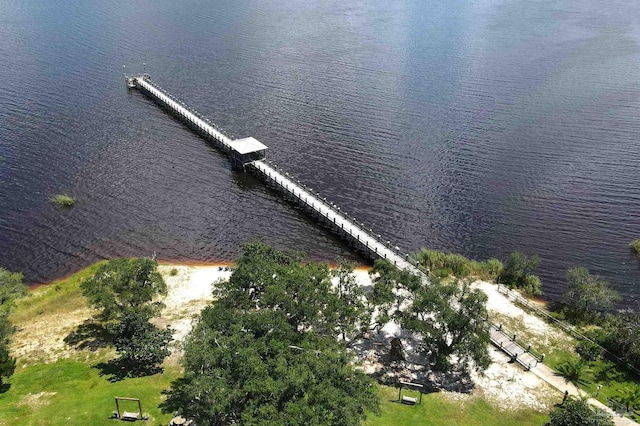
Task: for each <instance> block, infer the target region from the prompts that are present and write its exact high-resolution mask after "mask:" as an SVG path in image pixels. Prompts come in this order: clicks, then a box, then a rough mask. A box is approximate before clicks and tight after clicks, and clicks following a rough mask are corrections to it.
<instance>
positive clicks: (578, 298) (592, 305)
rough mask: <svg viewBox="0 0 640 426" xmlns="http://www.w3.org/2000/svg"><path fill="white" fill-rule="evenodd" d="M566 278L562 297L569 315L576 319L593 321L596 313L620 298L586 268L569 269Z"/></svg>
mask: <svg viewBox="0 0 640 426" xmlns="http://www.w3.org/2000/svg"><path fill="white" fill-rule="evenodd" d="M566 280H567V291H566V292H565V293H564V294H563V296H562V298H563V301H564V302H565V303H566V305H567V307H568V308H569V313H570V316H571V317H572V318H573V319H574V320H576V321H593V320H594V319H595V318H596V316H597V315H598V314H600V313H601V312H603V311H605V310H607V309H610V308H611V307H612V306H613V305H614V303H615V302H617V301H618V300H620V295H619V294H618V292H617V291H615V290H613V289H611V288H610V287H609V286H608V285H607V283H606V282H604V281H602V280H600V279H598V277H594V276H593V275H591V274H590V273H589V270H588V269H587V268H571V269H569V270H568V271H567V275H566Z"/></svg>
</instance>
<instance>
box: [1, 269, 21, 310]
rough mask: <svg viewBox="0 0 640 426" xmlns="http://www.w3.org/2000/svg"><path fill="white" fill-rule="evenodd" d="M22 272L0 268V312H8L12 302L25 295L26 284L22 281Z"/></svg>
mask: <svg viewBox="0 0 640 426" xmlns="http://www.w3.org/2000/svg"><path fill="white" fill-rule="evenodd" d="M22 278H23V276H22V274H20V273H18V272H11V271H7V270H6V269H4V268H0V314H2V312H8V311H9V309H10V308H11V307H13V302H14V301H15V300H16V299H18V298H20V297H23V296H26V295H27V286H26V285H24V284H23V283H22Z"/></svg>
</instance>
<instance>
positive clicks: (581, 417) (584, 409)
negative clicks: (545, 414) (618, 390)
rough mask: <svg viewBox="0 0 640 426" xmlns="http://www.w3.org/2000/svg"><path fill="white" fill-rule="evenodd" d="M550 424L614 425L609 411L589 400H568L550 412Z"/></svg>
mask: <svg viewBox="0 0 640 426" xmlns="http://www.w3.org/2000/svg"><path fill="white" fill-rule="evenodd" d="M550 417H551V421H550V422H549V423H547V424H548V425H549V426H613V418H612V417H611V415H610V414H609V413H606V412H604V411H602V410H600V409H597V408H595V407H592V406H591V405H590V404H589V403H588V402H587V401H582V400H578V401H574V400H568V401H566V402H565V403H564V404H563V405H561V406H559V407H556V408H554V409H553V410H551V413H550Z"/></svg>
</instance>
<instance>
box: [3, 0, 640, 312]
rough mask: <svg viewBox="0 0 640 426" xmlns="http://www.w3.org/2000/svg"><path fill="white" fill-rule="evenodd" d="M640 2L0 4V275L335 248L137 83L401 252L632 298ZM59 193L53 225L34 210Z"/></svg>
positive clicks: (344, 252)
mask: <svg viewBox="0 0 640 426" xmlns="http://www.w3.org/2000/svg"><path fill="white" fill-rule="evenodd" d="M639 17H640V3H639V2H631V1H628V0H627V1H619V0H613V1H608V2H602V1H601V0H574V1H571V0H544V1H542V0H534V1H532V0H527V1H523V0H474V1H470V0H449V1H443V0H406V1H398V2H389V1H382V0H367V1H364V0H352V1H335V0H322V1H320V0H305V1H297V0H291V1H276V0H261V1H249V0H233V1H231V0H219V1H198V0H186V1H181V2H176V1H168V0H155V1H147V0H141V1H118V0H115V1H108V2H98V1H89V2H86V1H79V0H60V1H56V2H46V1H39V0H4V1H3V2H2V3H0V265H2V266H4V267H5V268H8V269H11V270H15V271H21V272H23V273H24V274H25V278H26V280H27V281H28V282H30V283H36V282H45V281H49V280H51V279H54V278H56V277H60V276H63V275H66V274H69V273H71V272H73V271H75V270H77V269H78V268H80V267H83V266H86V265H88V264H90V263H92V262H94V261H96V260H98V259H104V258H111V257H114V256H129V255H153V254H155V255H156V256H157V257H158V258H159V259H165V260H179V261H186V260H189V261H206V262H212V261H225V260H232V259H234V258H236V257H237V256H238V254H239V253H240V251H241V245H242V244H243V243H244V242H247V241H251V240H255V239H260V240H262V241H265V242H267V243H269V244H272V245H274V246H275V247H277V248H279V249H283V250H291V249H298V250H303V251H306V252H307V253H308V254H309V255H310V256H311V257H312V258H313V259H317V260H334V259H336V258H337V257H338V256H345V257H348V258H350V259H353V260H359V261H362V259H359V258H358V257H356V256H355V255H354V254H352V253H351V251H350V250H349V248H348V247H347V246H346V245H345V244H343V243H342V242H340V241H339V240H338V239H337V238H336V237H334V236H333V235H331V234H329V233H328V232H327V231H326V230H325V229H323V228H321V227H319V226H317V225H316V224H315V223H314V222H313V221H311V220H310V219H308V218H307V217H306V216H305V215H304V214H302V213H301V212H299V211H297V210H296V209H294V208H292V206H291V205H289V204H287V203H286V202H284V201H283V200H282V199H281V198H280V197H279V196H278V195H277V194H276V193H274V192H272V191H271V190H269V189H267V188H266V187H265V186H264V185H263V184H262V183H261V182H259V181H257V180H255V179H254V178H252V177H250V176H247V175H243V174H240V173H236V172H234V171H232V170H231V168H230V164H229V162H228V161H227V159H226V158H225V157H224V156H223V155H221V154H219V153H218V152H217V151H215V149H213V148H212V147H211V146H209V145H208V144H207V143H206V142H205V141H204V140H202V139H200V138H198V137H197V136H195V135H194V134H193V133H192V132H190V131H189V130H188V129H186V128H185V127H184V126H183V125H182V124H180V123H179V122H178V121H176V120H175V119H173V118H171V117H170V116H169V115H167V114H166V113H165V112H163V110H162V109H160V108H158V107H157V106H156V105H155V104H153V103H152V102H151V101H149V100H148V99H147V98H145V97H144V96H142V95H140V94H139V93H137V92H135V91H134V92H128V91H127V90H126V88H125V84H124V80H123V78H122V65H123V64H126V65H127V66H128V70H129V71H130V72H135V71H142V63H146V70H147V72H149V73H150V74H151V75H152V78H153V79H154V80H155V81H156V82H158V83H159V84H161V85H162V86H163V87H164V88H165V89H167V90H168V91H170V92H171V93H172V94H174V95H176V96H177V97H179V98H180V99H182V100H183V101H185V102H186V103H187V104H188V105H190V106H192V107H193V108H195V109H196V110H197V111H199V112H200V113H202V114H203V115H204V116H206V117H208V118H210V119H212V120H213V121H215V122H216V123H217V124H218V125H220V126H221V127H222V128H223V129H225V130H226V131H227V132H228V133H230V134H232V135H237V136H238V137H244V136H254V137H256V138H258V139H259V140H261V141H262V142H263V143H265V144H266V145H268V146H269V152H268V156H269V158H271V159H272V160H274V161H275V162H276V163H277V164H279V165H280V166H282V167H284V168H285V169H286V170H288V171H289V172H290V173H292V174H293V175H295V176H296V177H298V178H299V179H300V180H301V181H303V182H304V183H306V184H307V185H309V186H311V187H312V188H314V189H316V190H318V191H319V192H320V193H321V194H323V195H324V196H326V197H327V198H328V199H330V200H332V201H334V202H336V203H337V204H338V205H340V206H341V207H342V209H343V210H345V211H347V212H349V213H351V214H353V215H355V216H356V217H357V218H358V219H359V220H361V221H363V222H365V223H366V224H368V225H370V226H371V227H373V228H374V229H375V230H377V231H378V232H380V233H381V234H383V235H384V236H386V238H387V239H389V240H391V241H392V242H394V243H395V244H397V245H399V246H400V247H402V248H403V249H405V250H410V251H415V250H417V249H419V248H420V247H423V246H428V247H431V248H435V249H440V250H447V251H455V252H461V253H463V254H465V255H467V256H471V257H474V258H479V259H483V258H487V257H490V256H496V257H501V258H506V257H507V256H508V254H509V253H510V252H511V251H513V250H516V249H520V250H522V251H524V252H525V253H527V254H538V255H539V256H540V259H541V265H540V269H539V271H538V272H539V273H540V275H541V277H542V279H543V282H544V291H545V293H546V295H547V297H550V298H555V297H557V296H558V294H559V293H561V292H562V290H563V281H562V277H563V275H564V272H565V271H566V269H567V268H569V267H572V266H577V265H583V266H587V267H588V268H589V269H590V270H591V271H592V272H593V273H597V274H600V275H601V276H603V277H604V278H606V279H607V280H608V281H609V282H611V283H612V284H613V285H614V286H615V287H616V288H617V289H618V290H620V291H621V292H622V294H623V295H624V297H625V302H624V304H625V306H636V303H635V301H634V300H635V299H634V297H638V296H640V287H639V286H638V281H639V279H640V260H638V259H635V258H633V256H632V255H631V253H630V250H629V248H628V244H629V242H630V241H631V240H633V239H635V238H640V170H639V166H640V19H638V18H639ZM57 193H69V194H71V195H73V196H75V197H76V198H77V205H76V206H75V207H74V208H73V209H62V208H59V207H57V206H55V205H54V204H53V203H51V202H50V201H49V198H50V197H51V196H52V195H54V194H57Z"/></svg>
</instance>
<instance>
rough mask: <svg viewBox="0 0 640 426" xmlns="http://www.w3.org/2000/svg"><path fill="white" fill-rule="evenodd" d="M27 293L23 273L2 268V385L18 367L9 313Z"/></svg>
mask: <svg viewBox="0 0 640 426" xmlns="http://www.w3.org/2000/svg"><path fill="white" fill-rule="evenodd" d="M26 294H27V286H25V285H24V284H23V283H22V274H20V273H17V272H10V271H7V270H6V269H3V268H0V386H2V385H3V382H4V378H8V377H11V375H12V374H13V372H14V371H15V369H16V360H15V358H13V357H12V356H11V354H10V352H9V344H10V342H11V335H12V334H13V331H14V328H13V326H12V325H11V323H10V322H9V313H10V311H11V309H12V308H13V307H14V302H15V300H16V299H17V298H20V297H23V296H25V295H26Z"/></svg>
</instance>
